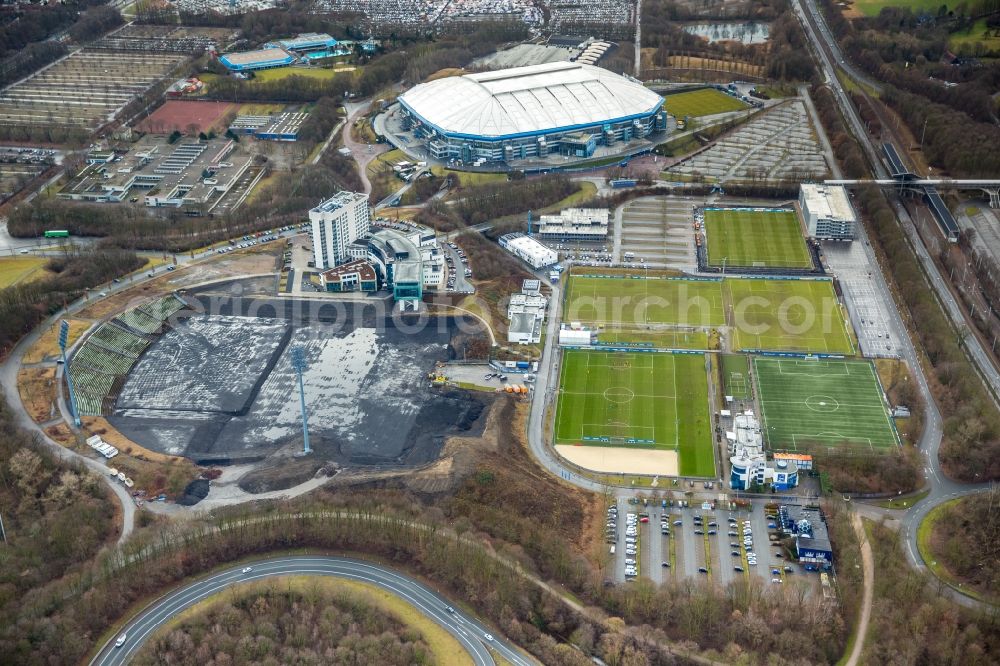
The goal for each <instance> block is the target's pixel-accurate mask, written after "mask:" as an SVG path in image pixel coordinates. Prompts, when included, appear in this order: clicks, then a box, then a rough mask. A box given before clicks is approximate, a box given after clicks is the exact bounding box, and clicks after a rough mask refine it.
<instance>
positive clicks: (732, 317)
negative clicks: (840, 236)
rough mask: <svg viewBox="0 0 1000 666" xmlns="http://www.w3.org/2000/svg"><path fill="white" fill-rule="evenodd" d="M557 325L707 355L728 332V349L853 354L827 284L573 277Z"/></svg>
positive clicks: (609, 340) (610, 338)
mask: <svg viewBox="0 0 1000 666" xmlns="http://www.w3.org/2000/svg"><path fill="white" fill-rule="evenodd" d="M562 320H563V321H565V322H580V323H581V324H585V325H587V326H591V327H593V328H596V329H598V339H599V340H600V341H601V342H604V343H616V342H621V343H634V344H637V345H649V346H654V347H670V348H675V349H706V348H707V347H706V345H707V344H708V331H709V330H710V329H713V328H719V327H721V326H723V325H726V324H728V325H729V326H731V327H733V333H732V334H733V336H734V339H733V341H732V342H733V345H732V348H733V349H749V350H765V351H795V352H804V353H837V354H853V353H854V344H853V342H852V339H851V334H850V332H849V330H848V325H847V320H846V318H845V316H844V312H843V309H842V306H841V305H840V302H839V300H838V299H837V296H836V294H835V293H834V291H833V283H832V282H831V281H830V280H810V279H806V280H795V279H787V280H782V279H774V280H771V279H749V278H726V280H725V281H721V280H685V279H661V278H656V277H650V278H644V277H586V276H579V275H573V276H571V277H570V278H569V281H568V284H567V288H566V301H565V304H564V308H563V313H562Z"/></svg>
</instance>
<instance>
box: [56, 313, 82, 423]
mask: <svg viewBox="0 0 1000 666" xmlns="http://www.w3.org/2000/svg"><path fill="white" fill-rule="evenodd" d="M68 342H69V322H68V321H66V320H65V319H63V320H62V321H61V322H60V323H59V350H60V351H61V352H62V366H63V374H64V375H66V388H67V389H68V390H69V411H70V412H71V414H72V415H73V423H74V424H75V425H76V427H77V428H79V427H80V412H79V410H78V409H77V406H76V390H75V389H74V388H73V377H72V375H71V374H70V371H69V363H67V362H66V345H67V343H68Z"/></svg>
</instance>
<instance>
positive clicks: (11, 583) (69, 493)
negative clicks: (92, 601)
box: [0, 399, 115, 663]
mask: <svg viewBox="0 0 1000 666" xmlns="http://www.w3.org/2000/svg"><path fill="white" fill-rule="evenodd" d="M114 502H115V500H114V499H112V498H111V497H110V492H109V491H108V489H107V488H106V487H105V486H104V484H103V482H102V481H101V480H100V479H98V478H97V477H96V476H95V475H94V474H93V473H92V472H90V471H88V470H86V469H85V468H84V467H83V465H79V464H73V465H67V464H66V463H64V462H61V461H57V460H56V459H55V458H53V456H52V455H51V454H50V453H49V452H48V451H46V450H45V449H44V448H42V447H41V446H39V445H37V444H36V443H35V441H34V440H33V439H32V437H31V436H30V435H28V434H27V433H25V432H24V431H21V430H19V429H18V428H17V427H16V426H15V421H14V416H13V414H12V413H11V411H10V409H9V408H8V406H7V403H6V401H5V400H2V399H0V512H2V516H0V517H2V518H3V527H4V532H5V534H6V543H4V544H3V545H0V609H2V610H0V613H2V614H3V616H4V617H5V618H9V617H10V613H11V612H16V610H17V606H18V604H19V602H20V600H21V599H22V598H23V597H24V595H26V594H29V593H30V592H31V591H32V590H36V589H40V588H42V587H44V586H45V585H47V584H48V583H49V582H50V581H52V580H55V579H57V578H59V577H60V576H62V575H63V574H64V573H68V572H72V571H75V570H76V569H77V568H78V567H79V566H80V565H81V564H82V563H84V562H86V561H88V560H90V559H91V558H92V557H94V556H95V555H96V554H97V551H98V550H99V549H100V548H101V547H102V546H104V545H105V544H106V543H107V542H108V541H109V539H110V538H112V537H113V536H114V531H115V525H114V522H113V518H114V515H115V511H114ZM19 640H24V641H28V640H29V638H28V637H27V636H21V637H19ZM3 655H4V652H3V651H0V662H5V663H14V662H11V661H10V660H9V659H5V658H4V657H3Z"/></svg>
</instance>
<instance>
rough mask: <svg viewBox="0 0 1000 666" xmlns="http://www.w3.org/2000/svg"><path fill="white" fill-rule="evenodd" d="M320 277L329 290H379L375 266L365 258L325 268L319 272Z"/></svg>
mask: <svg viewBox="0 0 1000 666" xmlns="http://www.w3.org/2000/svg"><path fill="white" fill-rule="evenodd" d="M319 278H320V282H321V283H322V284H323V287H324V288H325V289H326V290H327V291H334V292H345V291H364V292H374V291H378V275H377V274H376V273H375V268H374V267H373V266H372V265H371V263H369V262H368V261H366V260H364V259H355V260H354V261H349V262H347V263H346V264H341V265H340V266H335V267H334V268H331V269H329V270H325V271H323V272H322V273H320V274H319Z"/></svg>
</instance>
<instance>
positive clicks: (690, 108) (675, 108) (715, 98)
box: [663, 88, 747, 118]
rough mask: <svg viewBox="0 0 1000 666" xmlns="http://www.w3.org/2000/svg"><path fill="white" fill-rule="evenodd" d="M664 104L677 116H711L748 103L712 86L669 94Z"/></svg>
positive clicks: (737, 108) (736, 108) (664, 99)
mask: <svg viewBox="0 0 1000 666" xmlns="http://www.w3.org/2000/svg"><path fill="white" fill-rule="evenodd" d="M663 105H664V106H665V107H666V108H667V111H668V112H669V113H670V114H671V115H673V116H674V117H675V118H686V117H688V116H690V117H692V118H696V117H698V116H711V115H713V114H716V113H724V112H726V111H739V110H740V109H745V108H747V105H746V104H744V103H743V102H741V101H740V100H738V99H736V98H735V97H733V96H732V95H727V94H726V93H723V92H719V91H718V90H713V89H712V88H703V89H701V90H691V91H689V92H682V93H676V94H674V95H667V96H666V97H664V98H663Z"/></svg>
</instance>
